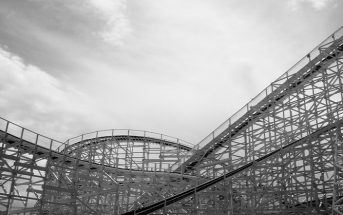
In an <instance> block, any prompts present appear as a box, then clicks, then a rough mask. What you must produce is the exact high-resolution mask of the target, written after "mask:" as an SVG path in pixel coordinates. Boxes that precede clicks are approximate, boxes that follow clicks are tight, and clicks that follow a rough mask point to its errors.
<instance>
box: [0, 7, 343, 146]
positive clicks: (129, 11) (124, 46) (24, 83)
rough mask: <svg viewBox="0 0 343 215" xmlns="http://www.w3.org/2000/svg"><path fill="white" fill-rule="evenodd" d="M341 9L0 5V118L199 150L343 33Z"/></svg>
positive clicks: (58, 132) (59, 135) (46, 129)
mask: <svg viewBox="0 0 343 215" xmlns="http://www.w3.org/2000/svg"><path fill="white" fill-rule="evenodd" d="M342 11H343V1H342V0H282V1H276V0H130V1H126V0H68V1H66V0H49V1H47V0H0V81H1V84H0V110H1V112H0V116H1V117H4V118H6V119H9V120H11V121H14V122H16V123H18V124H20V125H23V126H25V127H27V128H29V129H31V130H34V131H37V132H40V133H42V134H45V135H47V136H50V137H53V138H55V139H57V140H62V141H64V140H66V139H67V138H69V137H73V136H76V135H79V134H81V133H86V132H90V131H94V130H100V129H107V128H132V129H142V130H148V131H155V132H159V133H164V134H168V135H171V136H175V137H179V138H181V139H185V140H188V141H190V142H193V143H197V142H199V141H200V140H201V139H202V138H204V137H205V136H206V135H207V134H208V133H210V132H211V131H212V130H214V129H215V128H216V127H217V126H218V125H219V124H220V123H222V122H223V121H224V120H226V119H227V118H228V117H230V115H232V114H233V113H234V112H235V111H237V110H238V109H239V108H240V107H241V106H243V105H244V104H245V103H247V102H248V101H250V99H251V98H253V97H254V96H255V95H257V94H258V93H259V92H260V91H261V90H263V89H264V88H265V87H266V86H267V85H269V84H270V83H271V82H272V81H274V80H275V79H276V78H277V77H278V76H280V75H281V74H282V73H284V72H285V71H286V70H287V69H288V68H290V67H291V66H292V65H293V64H294V63H296V62H297V61H298V60H299V59H300V58H301V57H303V56H304V55H306V54H307V53H308V52H309V51H310V50H311V49H312V48H314V47H315V46H316V45H317V44H318V43H319V42H321V41H322V40H323V39H324V38H326V37H327V36H329V35H330V34H331V33H332V32H333V31H335V30H336V29H338V28H339V27H340V26H342V25H343V12H342Z"/></svg>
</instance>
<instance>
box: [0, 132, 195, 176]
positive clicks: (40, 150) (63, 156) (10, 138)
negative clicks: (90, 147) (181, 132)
mask: <svg viewBox="0 0 343 215" xmlns="http://www.w3.org/2000/svg"><path fill="white" fill-rule="evenodd" d="M0 138H2V139H4V140H5V141H4V143H5V144H6V145H7V147H15V148H19V149H20V150H21V151H23V152H24V153H29V154H36V155H37V156H38V157H51V159H52V160H54V161H57V162H64V163H68V164H70V165H73V164H75V162H76V160H77V159H76V158H75V157H72V156H68V153H65V152H63V151H60V152H59V151H54V150H50V149H49V148H46V147H43V146H40V145H36V144H34V143H32V142H29V141H27V140H23V139H21V138H20V137H16V136H14V135H12V134H8V133H6V132H4V131H0ZM113 138H115V139H116V140H127V139H128V138H130V140H145V141H151V142H154V143H161V140H159V139H154V138H149V137H140V136H130V137H128V136H115V137H101V138H97V143H99V142H102V141H106V140H108V139H113ZM88 141H89V142H92V141H94V140H87V142H88ZM163 143H164V144H166V145H172V146H175V145H176V144H175V143H173V142H170V141H163ZM80 144H81V143H77V144H75V145H72V146H70V148H72V147H78V145H80ZM81 147H85V145H82V146H81ZM179 147H180V148H182V149H185V150H190V147H188V146H184V145H179ZM69 153H70V152H69ZM90 166H91V168H92V170H94V171H95V170H98V169H102V168H104V169H105V170H106V171H108V172H116V173H129V174H132V175H143V174H144V175H149V174H153V175H164V174H165V172H159V171H149V170H146V171H144V172H143V171H140V170H132V169H123V168H117V167H113V166H107V165H103V164H98V163H91V162H89V161H86V160H78V167H79V168H85V169H88V168H89V167H90ZM169 174H170V175H171V176H176V177H179V176H180V174H178V173H169ZM183 177H185V178H187V177H189V178H191V177H192V176H189V175H184V176H183Z"/></svg>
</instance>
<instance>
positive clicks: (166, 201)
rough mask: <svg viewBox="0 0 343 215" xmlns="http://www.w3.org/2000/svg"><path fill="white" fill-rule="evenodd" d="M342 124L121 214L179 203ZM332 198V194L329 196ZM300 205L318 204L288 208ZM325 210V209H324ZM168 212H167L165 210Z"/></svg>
mask: <svg viewBox="0 0 343 215" xmlns="http://www.w3.org/2000/svg"><path fill="white" fill-rule="evenodd" d="M342 126H343V120H341V121H338V122H336V123H334V124H331V125H329V126H325V127H324V128H321V129H320V130H318V131H316V132H314V133H312V134H310V135H308V136H307V137H304V138H302V139H300V140H297V141H295V142H292V143H290V144H288V145H286V146H283V147H281V148H279V149H276V150H274V151H273V152H271V153H268V154H267V155H265V156H263V157H260V158H258V159H256V160H254V161H253V162H249V163H247V164H245V165H243V166H241V167H239V168H237V169H235V170H232V171H230V172H228V173H226V174H225V175H223V176H220V177H217V178H215V179H212V180H210V181H208V182H205V183H203V184H200V185H198V186H196V187H193V188H191V189H189V190H186V191H184V192H182V193H180V194H177V195H175V196H173V197H170V198H167V199H164V200H162V201H159V202H157V203H155V204H153V205H150V206H147V207H144V208H140V209H138V210H134V211H130V212H127V213H124V214H123V215H134V214H137V215H138V214H139V215H145V214H150V213H152V212H154V211H157V210H160V209H162V208H165V207H168V206H169V205H171V204H174V203H176V204H177V203H179V202H180V201H182V200H184V199H186V198H188V197H190V196H194V195H196V194H197V193H199V192H201V191H203V190H205V189H207V188H209V187H211V186H214V185H216V184H217V183H219V182H222V181H224V180H228V179H230V178H231V177H233V176H235V175H237V174H240V173H242V172H244V171H246V170H248V169H250V168H252V167H253V166H254V165H258V164H259V163H263V162H265V161H268V160H270V159H271V158H273V157H277V156H279V157H282V156H285V155H287V154H288V153H289V151H290V150H292V149H293V148H294V147H296V146H297V145H299V144H304V143H306V142H310V141H311V140H313V139H318V138H319V136H320V135H323V134H325V133H328V132H331V131H333V130H341V129H342V128H341V127H342ZM330 198H332V196H331V197H330ZM179 204H180V203H179ZM301 206H310V207H309V208H310V212H312V210H313V208H316V207H318V206H319V205H318V204H316V200H313V201H311V202H300V203H298V204H294V205H290V206H289V208H290V212H292V211H293V210H294V209H295V210H296V209H297V208H301ZM312 207H313V208H312ZM285 209H286V206H285ZM165 210H166V211H167V210H168V208H166V209H165ZM302 210H303V208H301V211H302ZM325 210H328V208H325ZM280 212H281V211H276V212H275V214H276V213H280ZM324 212H325V211H324ZM167 213H168V212H167Z"/></svg>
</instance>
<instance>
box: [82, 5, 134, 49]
mask: <svg viewBox="0 0 343 215" xmlns="http://www.w3.org/2000/svg"><path fill="white" fill-rule="evenodd" d="M88 4H89V6H91V7H93V9H95V10H96V12H97V14H98V16H99V17H100V18H103V19H104V21H105V27H104V30H103V31H102V32H100V33H99V35H100V36H101V37H102V38H103V40H105V41H106V42H109V43H111V44H113V45H122V44H123V39H124V38H125V36H127V35H128V34H129V33H130V32H131V31H132V29H131V27H130V21H129V18H128V11H127V5H126V0H88Z"/></svg>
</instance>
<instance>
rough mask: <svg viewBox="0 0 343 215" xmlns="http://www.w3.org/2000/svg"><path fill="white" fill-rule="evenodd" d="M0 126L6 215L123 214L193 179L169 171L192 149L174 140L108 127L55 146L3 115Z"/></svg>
mask: <svg viewBox="0 0 343 215" xmlns="http://www.w3.org/2000/svg"><path fill="white" fill-rule="evenodd" d="M0 125H1V130H0V137H1V142H0V143H1V145H0V146H1V148H0V149H1V169H0V170H1V187H0V189H1V192H0V203H1V204H0V209H1V211H2V212H4V213H6V214H24V213H32V214H35V213H37V214H42V213H54V214H67V213H71V214H121V213H123V212H125V211H126V210H129V209H134V208H136V207H142V206H144V205H145V204H151V203H152V202H154V201H156V200H158V199H161V198H165V197H167V196H171V195H174V194H175V193H177V192H179V191H180V190H181V189H183V188H185V187H188V186H189V184H191V183H192V180H193V179H194V177H192V176H183V175H180V174H176V173H172V172H170V168H171V166H173V165H174V164H175V163H177V162H178V161H179V160H180V158H179V157H180V156H182V155H183V154H185V153H186V152H187V151H188V150H190V147H189V144H188V143H186V142H184V141H182V140H179V139H176V138H172V137H168V136H165V135H161V134H155V133H151V132H146V131H135V130H107V131H97V132H94V133H89V134H84V135H81V136H79V137H76V138H73V139H69V140H68V141H67V142H66V143H61V142H58V141H55V140H52V139H50V138H47V137H44V136H42V135H39V134H37V133H34V132H32V131H30V130H27V129H25V128H22V127H20V126H18V125H15V124H13V123H11V122H9V121H7V120H4V119H1V120H0ZM108 132H110V133H111V136H109V135H108ZM124 133H125V135H123V134H124ZM92 135H93V137H92ZM139 135H143V136H139ZM174 140H175V142H174ZM186 144H187V145H188V146H186ZM171 185H173V186H171Z"/></svg>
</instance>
